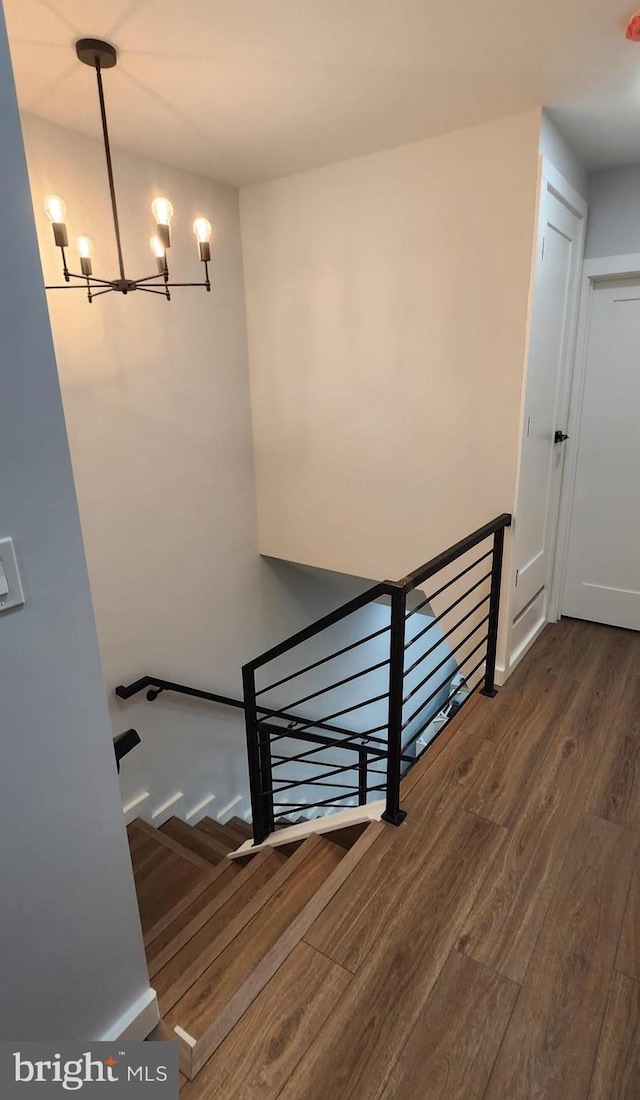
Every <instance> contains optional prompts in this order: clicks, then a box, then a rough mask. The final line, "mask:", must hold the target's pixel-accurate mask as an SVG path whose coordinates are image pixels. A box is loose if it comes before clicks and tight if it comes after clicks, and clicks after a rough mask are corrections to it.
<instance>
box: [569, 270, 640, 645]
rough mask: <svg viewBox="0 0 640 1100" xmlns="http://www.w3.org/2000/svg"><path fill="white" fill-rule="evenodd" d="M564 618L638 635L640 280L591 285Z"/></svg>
mask: <svg viewBox="0 0 640 1100" xmlns="http://www.w3.org/2000/svg"><path fill="white" fill-rule="evenodd" d="M589 320H590V324H589V339H588V347H587V361H586V374H585V379H584V393H583V399H582V415H581V423H580V428H579V436H578V439H577V441H576V443H577V448H578V453H577V466H576V481H575V489H574V496H573V506H572V515H571V527H570V534H569V553H568V558H567V570H566V581H565V590H564V598H563V602H562V613H563V615H571V616H573V617H575V618H578V619H592V620H594V621H595V622H599V623H610V624H611V625H612V626H622V627H629V628H631V629H632V630H640V280H638V279H637V278H634V279H626V280H621V281H616V282H603V283H596V284H595V287H594V290H593V294H592V297H591V311H590V317H589Z"/></svg>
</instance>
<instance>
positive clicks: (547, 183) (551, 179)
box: [503, 156, 588, 680]
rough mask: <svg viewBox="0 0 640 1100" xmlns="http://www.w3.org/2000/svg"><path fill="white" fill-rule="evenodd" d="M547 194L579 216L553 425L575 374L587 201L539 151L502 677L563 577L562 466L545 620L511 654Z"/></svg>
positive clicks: (564, 409) (550, 615)
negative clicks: (534, 324) (566, 339)
mask: <svg viewBox="0 0 640 1100" xmlns="http://www.w3.org/2000/svg"><path fill="white" fill-rule="evenodd" d="M547 193H550V194H552V195H553V196H555V198H557V199H559V200H560V202H562V203H563V205H564V206H566V207H567V209H568V210H570V211H571V212H572V213H573V214H574V215H575V217H576V218H578V219H579V221H580V230H579V235H578V236H577V237H576V241H575V249H576V252H575V255H576V259H575V261H574V263H575V267H574V271H573V277H574V279H575V284H576V296H575V301H574V302H573V303H572V306H571V308H572V317H571V318H570V320H569V322H568V328H567V331H568V332H569V333H570V338H569V342H568V344H567V348H566V353H565V356H564V364H563V367H562V374H563V376H562V377H561V378H560V381H559V390H558V394H559V397H558V424H559V425H560V424H562V423H568V422H569V409H570V401H571V393H572V376H573V373H574V362H575V355H576V337H577V330H578V324H579V317H580V295H579V287H580V271H581V266H582V260H583V254H584V238H585V233H586V217H587V213H588V206H587V203H586V202H585V200H584V199H583V197H582V195H580V194H579V193H578V192H577V191H576V190H575V188H574V187H572V186H571V184H570V183H569V182H568V180H566V179H565V178H564V176H563V175H562V174H561V173H560V172H559V171H558V169H557V168H556V167H555V166H554V165H553V164H552V163H551V162H550V161H549V160H548V159H547V158H546V157H542V156H541V157H540V186H539V191H538V206H537V214H536V217H537V222H536V230H535V241H536V249H535V256H534V260H533V263H532V273H531V287H530V298H529V316H528V324H527V338H526V352H525V355H526V358H525V368H524V373H523V384H522V398H521V425H520V446H519V450H518V462H517V475H516V478H517V479H516V494H515V511H514V530H513V533H512V539H511V544H512V552H511V553H510V554H509V555H508V556H507V559H506V567H507V568H508V569H509V574H508V578H507V593H508V598H507V600H505V603H506V604H507V605H508V616H507V622H506V632H507V646H506V650H507V651H506V655H505V661H504V672H503V675H504V679H505V680H506V679H507V678H508V677H509V675H510V674H511V672H512V671H513V669H514V668H515V667H516V665H517V664H519V662H520V660H521V659H522V657H523V656H524V654H525V652H526V651H527V650H528V649H529V648H530V646H531V645H532V644H533V642H534V641H535V639H536V637H537V636H538V634H539V633H540V630H542V628H543V626H544V625H545V623H546V622H547V621H551V622H553V621H555V620H556V619H557V618H558V617H559V610H558V609H559V606H560V598H561V590H562V579H563V573H562V569H561V567H560V563H559V558H558V545H559V539H560V536H561V534H563V532H562V531H561V526H562V518H563V490H564V470H563V475H562V480H561V483H560V496H559V504H558V507H559V514H558V516H557V518H556V542H555V547H553V548H552V550H551V554H552V557H553V566H552V570H551V579H550V582H549V589H548V592H547V594H546V601H547V607H546V611H545V619H544V621H543V622H542V623H540V624H539V627H537V628H536V630H535V631H534V632H532V635H531V637H530V638H527V639H526V641H525V643H524V645H522V644H521V645H519V646H518V648H517V651H516V652H515V653H512V647H513V633H514V625H513V606H514V601H515V574H514V569H515V564H516V563H515V554H514V551H515V547H516V537H517V531H516V528H517V523H518V509H519V504H520V499H519V498H520V480H521V473H522V448H523V442H524V437H525V430H526V428H525V416H526V401H527V385H528V381H529V359H530V344H531V322H532V316H533V309H534V297H535V286H536V275H537V270H538V264H539V257H540V253H541V247H542V235H543V225H542V221H543V217H544V210H545V204H544V197H545V194H547ZM567 431H568V433H569V435H571V430H570V429H569V428H568V429H567ZM565 469H566V462H565Z"/></svg>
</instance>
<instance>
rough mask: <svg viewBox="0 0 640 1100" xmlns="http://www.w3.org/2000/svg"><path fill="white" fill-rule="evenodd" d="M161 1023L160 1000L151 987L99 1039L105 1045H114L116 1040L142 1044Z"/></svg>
mask: <svg viewBox="0 0 640 1100" xmlns="http://www.w3.org/2000/svg"><path fill="white" fill-rule="evenodd" d="M159 1022H160V1012H159V1009H158V998H157V996H156V991H155V989H151V987H149V989H145V991H144V993H142V994H141V995H140V996H139V997H138V999H137V1000H136V1001H134V1002H133V1004H132V1005H130V1007H129V1008H128V1009H127V1011H126V1012H123V1013H122V1016H120V1017H118V1019H117V1020H116V1021H115V1022H114V1023H113V1024H112V1026H111V1027H110V1028H108V1029H107V1031H105V1033H104V1035H100V1036H99V1039H100V1042H103V1043H113V1042H115V1041H116V1039H122V1041H123V1042H124V1041H125V1040H126V1041H127V1042H129V1043H137V1042H142V1041H143V1040H144V1039H146V1038H147V1036H148V1035H150V1034H151V1032H152V1031H153V1029H154V1027H157V1026H158V1023H159Z"/></svg>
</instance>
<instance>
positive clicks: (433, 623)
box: [404, 573, 491, 652]
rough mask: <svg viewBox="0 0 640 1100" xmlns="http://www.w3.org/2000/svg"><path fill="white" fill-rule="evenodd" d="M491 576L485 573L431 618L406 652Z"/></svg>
mask: <svg viewBox="0 0 640 1100" xmlns="http://www.w3.org/2000/svg"><path fill="white" fill-rule="evenodd" d="M490 577H491V573H485V575H484V577H480V580H479V581H476V582H475V584H473V585H472V586H471V588H468V589H467V591H466V592H463V593H462V595H461V596H458V599H457V600H454V601H453V603H451V604H449V606H448V607H447V608H446V610H445V611H441V612H440V614H439V615H436V617H435V618H434V619H431V621H430V622H429V623H428V625H427V626H425V628H424V630H421V631H420V632H419V633H418V634H416V635H415V637H414V638H412V639H411V641H410V642H407V644H406V645H405V647H404V648H405V652H406V651H407V650H408V649H411V646H413V645H415V643H416V642H418V641H420V639H421V638H424V636H425V634H428V633H429V631H430V630H432V629H433V627H434V626H436V625H437V624H438V623H440V622H442V620H443V619H445V618H446V617H447V615H450V614H451V612H452V611H455V609H456V607H459V606H460V604H461V603H463V602H464V600H467V599H468V598H469V596H470V595H471V593H472V592H475V590H476V589H477V588H479V587H480V585H481V584H484V582H485V581H488V580H489V579H490ZM485 598H486V599H489V598H490V593H489V592H487V595H486V597H485Z"/></svg>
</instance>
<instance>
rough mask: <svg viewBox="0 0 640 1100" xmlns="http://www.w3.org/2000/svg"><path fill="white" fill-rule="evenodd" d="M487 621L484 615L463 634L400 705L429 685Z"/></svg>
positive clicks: (486, 616)
mask: <svg viewBox="0 0 640 1100" xmlns="http://www.w3.org/2000/svg"><path fill="white" fill-rule="evenodd" d="M488 621H489V616H488V615H485V617H484V619H481V620H480V622H479V623H476V625H475V626H474V628H473V630H470V631H469V633H468V634H465V636H464V638H463V639H462V641H460V642H458V644H457V646H456V647H455V649H450V650H449V652H448V653H447V654H446V656H445V657H443V659H442V660H441V661H439V662H438V664H437V665H434V666H433V668H432V669H431V670H430V671H429V672H428V673H427V675H426V676H425V677H424V678H423V679H422V680H420V682H419V683H418V684H416V685H415V687H413V688H412V689H411V691H409V692H407V694H406V695H405V696H404V697H403V699H402V705H403V706H404V705H405V704H406V703H408V702H409V700H410V699H413V697H414V695H417V693H418V692H419V691H420V689H421V688H423V687H424V686H425V684H428V683H429V680H431V679H432V677H433V676H435V674H436V672H439V671H440V669H441V668H444V666H445V665H446V664H447V663H448V662H449V661H450V660H451V658H452V657H455V655H456V653H459V652H460V650H461V649H462V647H463V645H465V644H466V643H467V642H468V641H469V639H470V638H473V635H474V634H476V633H477V632H478V630H479V629H480V627H481V626H484V625H485V623H487V622H488ZM406 675H407V674H406V672H405V679H406Z"/></svg>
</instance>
